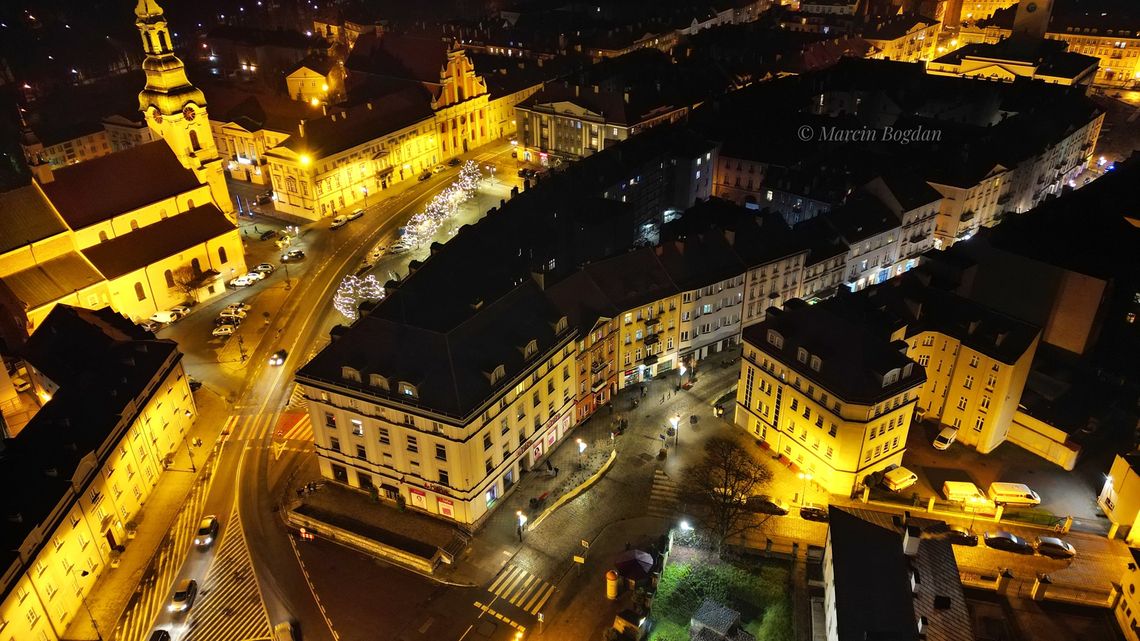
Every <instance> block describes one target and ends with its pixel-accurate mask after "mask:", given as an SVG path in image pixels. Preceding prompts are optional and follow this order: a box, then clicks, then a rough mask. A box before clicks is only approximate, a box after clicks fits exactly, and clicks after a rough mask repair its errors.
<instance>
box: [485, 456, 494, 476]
mask: <svg viewBox="0 0 1140 641" xmlns="http://www.w3.org/2000/svg"><path fill="white" fill-rule="evenodd" d="M483 467H484V469H486V470H487V473H488V474H490V473H491V472H494V471H495V463H494V461H492V460H491V459H487V460H486V461H483Z"/></svg>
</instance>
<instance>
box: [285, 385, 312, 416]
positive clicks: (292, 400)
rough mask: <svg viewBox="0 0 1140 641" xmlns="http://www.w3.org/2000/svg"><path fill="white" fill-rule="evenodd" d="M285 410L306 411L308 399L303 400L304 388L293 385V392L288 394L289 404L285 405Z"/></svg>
mask: <svg viewBox="0 0 1140 641" xmlns="http://www.w3.org/2000/svg"><path fill="white" fill-rule="evenodd" d="M285 408H286V409H287V410H301V411H304V410H307V409H308V408H309V399H307V398H305V388H303V387H301V385H300V384H299V383H293V392H292V393H291V394H289V402H288V403H286V404H285Z"/></svg>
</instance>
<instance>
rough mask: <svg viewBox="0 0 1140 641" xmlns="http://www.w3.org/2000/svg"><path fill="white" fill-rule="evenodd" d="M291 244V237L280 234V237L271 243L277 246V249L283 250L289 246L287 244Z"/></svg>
mask: <svg viewBox="0 0 1140 641" xmlns="http://www.w3.org/2000/svg"><path fill="white" fill-rule="evenodd" d="M291 242H293V237H292V236H290V235H288V234H281V237H280V238H278V239H277V240H275V241H273V244H274V245H277V248H278V249H285V248H286V247H288V246H289V243H291Z"/></svg>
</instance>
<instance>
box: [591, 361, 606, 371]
mask: <svg viewBox="0 0 1140 641" xmlns="http://www.w3.org/2000/svg"><path fill="white" fill-rule="evenodd" d="M605 368H606V363H605V361H595V362H594V364H593V365H591V366H590V373H591V374H597V373H598V372H600V371H602V370H604V369H605Z"/></svg>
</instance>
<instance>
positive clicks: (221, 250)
mask: <svg viewBox="0 0 1140 641" xmlns="http://www.w3.org/2000/svg"><path fill="white" fill-rule="evenodd" d="M218 261H220V262H221V263H222V264H225V263H227V262H229V259H228V258H227V256H226V248H225V247H219V248H218Z"/></svg>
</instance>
